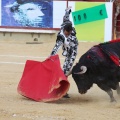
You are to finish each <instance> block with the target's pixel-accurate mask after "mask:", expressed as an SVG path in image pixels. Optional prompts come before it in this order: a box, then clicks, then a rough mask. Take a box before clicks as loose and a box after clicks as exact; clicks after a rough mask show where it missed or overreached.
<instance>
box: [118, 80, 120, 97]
mask: <svg viewBox="0 0 120 120" xmlns="http://www.w3.org/2000/svg"><path fill="white" fill-rule="evenodd" d="M117 94H118V95H120V86H119V82H118V83H117Z"/></svg>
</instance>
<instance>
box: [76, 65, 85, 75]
mask: <svg viewBox="0 0 120 120" xmlns="http://www.w3.org/2000/svg"><path fill="white" fill-rule="evenodd" d="M80 70H81V71H80V72H78V73H74V74H83V73H85V72H86V71H87V67H86V66H81V67H80Z"/></svg>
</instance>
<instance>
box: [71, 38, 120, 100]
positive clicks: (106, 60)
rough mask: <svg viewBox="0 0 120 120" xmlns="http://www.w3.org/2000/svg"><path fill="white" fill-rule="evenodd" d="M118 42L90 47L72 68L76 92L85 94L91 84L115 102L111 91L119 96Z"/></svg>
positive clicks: (119, 48) (119, 45)
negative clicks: (95, 85)
mask: <svg viewBox="0 0 120 120" xmlns="http://www.w3.org/2000/svg"><path fill="white" fill-rule="evenodd" d="M119 58H120V40H112V41H110V42H106V43H100V44H98V45H95V46H93V47H91V48H90V49H89V50H88V51H87V52H86V53H84V54H83V55H82V56H81V57H80V59H79V61H78V63H76V65H75V66H73V69H72V77H73V79H74V81H75V83H76V85H77V88H78V91H79V93H81V94H85V93H86V92H87V91H88V90H89V89H90V88H91V87H92V86H93V84H97V86H98V87H99V88H101V89H102V90H104V91H105V92H107V94H108V95H109V97H110V101H111V102H113V101H116V100H115V98H114V96H113V91H112V90H116V91H117V93H118V95H120V86H119V82H120V59H119Z"/></svg>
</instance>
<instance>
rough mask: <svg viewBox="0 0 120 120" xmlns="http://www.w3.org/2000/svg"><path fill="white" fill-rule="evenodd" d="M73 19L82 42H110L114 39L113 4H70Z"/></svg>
mask: <svg viewBox="0 0 120 120" xmlns="http://www.w3.org/2000/svg"><path fill="white" fill-rule="evenodd" d="M68 5H69V6H72V11H74V12H73V13H72V15H71V19H72V20H73V23H74V25H75V28H76V31H77V38H78V39H79V40H82V41H100V42H104V41H109V40H111V39H112V24H113V23H112V14H113V13H112V11H113V3H112V2H69V3H68Z"/></svg>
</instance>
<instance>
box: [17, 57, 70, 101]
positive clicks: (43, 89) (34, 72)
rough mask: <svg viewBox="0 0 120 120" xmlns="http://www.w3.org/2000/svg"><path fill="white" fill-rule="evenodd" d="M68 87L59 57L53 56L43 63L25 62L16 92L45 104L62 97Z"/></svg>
mask: <svg viewBox="0 0 120 120" xmlns="http://www.w3.org/2000/svg"><path fill="white" fill-rule="evenodd" d="M69 87H70V84H69V82H68V80H67V77H66V76H65V75H64V73H63V71H62V69H61V67H60V60H59V57H58V55H55V56H51V57H50V58H49V59H46V60H45V61H43V62H38V61H32V60H27V61H26V64H25V68H24V71H23V75H22V78H21V80H20V82H19V84H18V87H17V91H18V93H19V94H21V95H23V96H25V97H28V98H31V99H33V100H35V101H43V102H47V101H54V100H58V99H60V98H61V97H63V96H64V95H65V94H66V93H67V91H68V90H69Z"/></svg>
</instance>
